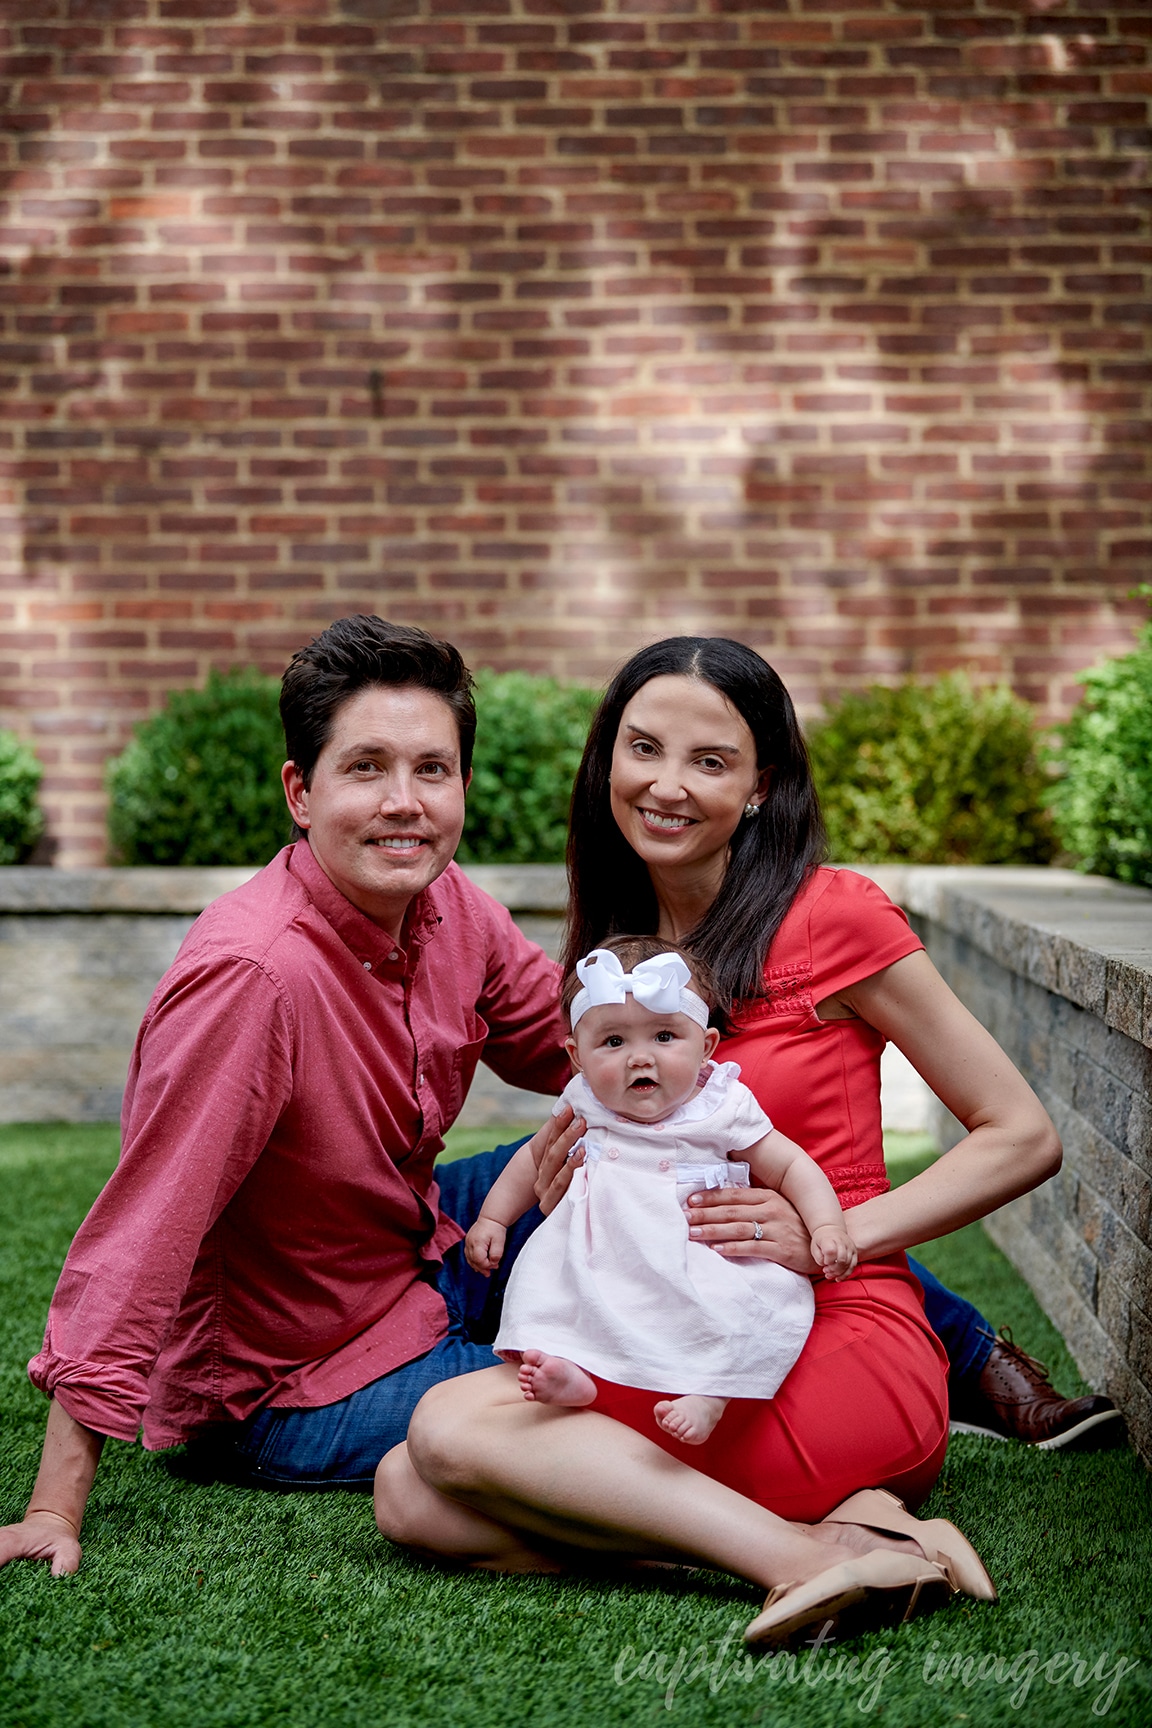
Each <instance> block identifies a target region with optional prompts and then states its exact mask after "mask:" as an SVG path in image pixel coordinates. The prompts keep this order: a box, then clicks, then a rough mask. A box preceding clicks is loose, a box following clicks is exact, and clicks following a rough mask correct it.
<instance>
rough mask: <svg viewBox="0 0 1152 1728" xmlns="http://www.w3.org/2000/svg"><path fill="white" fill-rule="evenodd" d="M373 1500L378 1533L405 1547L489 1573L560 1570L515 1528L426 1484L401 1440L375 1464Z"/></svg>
mask: <svg viewBox="0 0 1152 1728" xmlns="http://www.w3.org/2000/svg"><path fill="white" fill-rule="evenodd" d="M373 1501H374V1505H375V1510H376V1526H377V1529H378V1530H379V1531H380V1534H381V1535H382V1536H387V1537H389V1538H390V1540H391V1541H393V1542H399V1543H401V1544H402V1545H403V1546H404V1547H405V1548H415V1549H416V1550H418V1551H419V1552H420V1553H423V1554H426V1555H430V1556H433V1557H435V1558H436V1559H444V1558H445V1557H446V1556H451V1557H453V1558H454V1559H457V1560H463V1561H466V1562H467V1563H468V1564H469V1565H471V1566H475V1567H478V1568H480V1569H482V1570H486V1571H489V1572H560V1571H562V1570H563V1567H562V1565H561V1562H560V1561H559V1560H555V1559H553V1558H552V1557H551V1556H549V1555H546V1554H541V1553H540V1552H539V1551H538V1550H537V1549H535V1548H531V1547H529V1546H528V1545H527V1544H526V1543H525V1542H524V1541H523V1540H522V1539H521V1538H520V1536H518V1535H517V1533H516V1532H515V1531H514V1530H510V1529H508V1528H507V1527H506V1526H505V1525H503V1524H495V1523H493V1521H492V1519H491V1518H486V1517H485V1516H484V1514H483V1513H482V1512H474V1511H473V1510H472V1508H471V1507H470V1506H463V1505H461V1504H460V1502H459V1501H458V1500H448V1499H446V1498H445V1496H444V1495H443V1494H438V1493H437V1492H436V1490H435V1488H429V1486H428V1484H427V1483H426V1482H425V1481H424V1480H423V1478H422V1477H420V1476H418V1475H417V1474H416V1471H415V1470H414V1469H413V1467H412V1460H411V1459H410V1458H409V1456H408V1448H407V1446H405V1445H400V1446H393V1448H392V1450H391V1452H386V1453H385V1454H384V1456H383V1458H381V1460H380V1462H379V1464H378V1465H377V1466H376V1484H375V1488H374V1490H373Z"/></svg>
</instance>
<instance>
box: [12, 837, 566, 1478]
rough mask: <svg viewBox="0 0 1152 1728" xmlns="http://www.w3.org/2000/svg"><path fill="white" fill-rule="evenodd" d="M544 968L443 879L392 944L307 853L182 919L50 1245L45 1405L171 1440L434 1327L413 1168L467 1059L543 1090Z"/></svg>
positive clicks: (128, 1436)
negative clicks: (80, 1186) (59, 1266)
mask: <svg viewBox="0 0 1152 1728" xmlns="http://www.w3.org/2000/svg"><path fill="white" fill-rule="evenodd" d="M557 972H558V969H557V967H556V966H555V964H554V963H553V962H552V961H550V960H549V959H547V957H546V956H545V955H544V954H543V953H542V951H541V950H540V949H539V948H537V947H536V946H535V944H534V943H531V942H529V941H528V940H527V938H526V937H525V936H524V935H523V934H522V933H521V932H520V931H519V930H518V929H517V927H516V925H515V924H514V922H513V921H512V919H511V917H510V916H509V914H508V913H507V912H506V911H505V910H504V908H503V907H502V906H500V905H498V904H497V903H496V902H495V901H494V900H492V899H490V898H489V896H488V895H486V894H484V893H482V892H481V891H480V890H479V889H478V888H475V887H474V886H473V885H472V884H471V883H470V882H469V881H468V879H467V877H466V876H465V875H464V874H463V872H462V871H461V870H460V869H458V868H457V866H456V865H450V866H449V867H448V869H447V870H446V871H445V872H444V874H443V875H442V876H441V877H440V878H439V879H438V880H437V881H436V882H434V883H433V884H432V886H431V888H429V889H428V890H427V891H426V892H425V893H423V894H421V895H420V896H419V897H418V898H417V899H416V900H415V901H414V902H413V904H412V906H411V907H410V909H409V915H408V919H407V921H406V923H405V927H404V934H403V939H402V943H400V944H398V943H396V942H394V941H393V940H392V938H391V937H390V936H388V935H387V934H386V933H385V932H384V931H383V930H381V929H380V928H379V927H378V926H377V925H376V924H373V923H372V922H371V920H370V919H368V918H366V917H365V916H364V914H363V913H361V912H359V911H357V909H356V908H355V907H354V906H353V905H352V904H351V903H350V902H349V901H348V900H346V899H345V898H344V896H343V895H342V894H341V893H340V892H339V891H338V889H337V888H335V887H334V885H333V884H332V883H331V882H330V881H329V879H328V877H327V876H326V875H325V874H324V872H323V871H322V870H321V869H320V867H319V865H318V864H317V863H316V861H315V859H314V857H313V856H312V852H311V850H310V848H309V847H308V845H307V844H306V843H301V844H298V845H296V846H294V847H293V846H289V847H286V848H285V850H284V851H283V852H281V853H280V854H279V855H278V857H276V858H274V859H273V860H272V862H271V864H269V865H268V866H267V868H266V869H264V870H262V871H261V872H260V874H259V875H258V876H256V877H254V878H253V880H252V881H251V882H249V883H247V884H246V885H245V886H244V887H243V888H238V889H237V890H236V891H235V892H234V893H231V894H226V895H225V896H224V897H223V899H221V900H217V901H216V902H215V904H214V905H212V906H210V907H209V908H208V909H207V911H206V912H204V913H202V914H201V916H200V917H199V918H198V919H197V921H196V923H195V925H194V926H193V928H192V929H191V931H190V932H189V934H188V936H187V938H186V940H185V942H184V944H183V946H182V948H181V949H180V952H179V954H178V955H177V957H176V960H175V962H174V964H173V965H172V967H171V969H170V970H169V971H168V972H167V973H166V974H165V976H164V977H163V978H162V979H161V981H160V984H159V985H158V986H157V989H156V993H155V995H154V996H153V998H152V1001H151V1002H150V1004H149V1006H148V1010H147V1013H146V1014H145V1016H144V1022H143V1024H142V1026H141V1028H140V1033H139V1037H138V1038H137V1041H136V1049H135V1051H134V1053H133V1057H132V1064H131V1067H130V1069H129V1074H128V1086H127V1090H126V1092H125V1096H124V1111H123V1150H122V1152H121V1155H120V1162H119V1164H118V1165H117V1167H116V1170H115V1172H114V1173H113V1175H112V1177H111V1179H110V1181H109V1183H108V1185H107V1187H106V1188H105V1189H104V1191H103V1193H102V1194H101V1195H100V1198H99V1199H98V1200H97V1202H96V1204H95V1206H94V1207H93V1208H92V1211H91V1212H90V1213H89V1215H88V1217H87V1219H86V1220H85V1222H84V1223H83V1224H82V1225H81V1227H80V1230H79V1232H78V1233H77V1236H76V1238H75V1241H74V1242H73V1244H72V1247H71V1249H70V1251H69V1254H68V1258H67V1260H66V1261H65V1264H64V1269H63V1271H62V1272H61V1275H60V1281H59V1283H58V1284H57V1287H56V1293H55V1295H54V1297H53V1299H52V1306H51V1309H50V1311H49V1315H48V1325H47V1329H46V1332H45V1337H44V1347H43V1349H42V1350H41V1352H40V1354H39V1355H38V1356H37V1357H35V1359H34V1360H33V1361H32V1362H31V1363H30V1364H29V1373H30V1375H31V1377H32V1380H33V1381H34V1383H35V1384H36V1385H37V1386H39V1387H40V1388H41V1390H42V1391H44V1392H46V1393H48V1394H49V1395H50V1396H53V1397H55V1398H57V1399H58V1400H59V1402H60V1403H61V1404H62V1405H63V1407H64V1409H65V1410H66V1411H67V1412H68V1414H69V1415H70V1416H73V1417H75V1419H76V1420H77V1421H79V1422H83V1423H84V1424H85V1425H86V1426H88V1427H90V1428H94V1429H96V1430H97V1431H98V1432H100V1433H103V1434H110V1435H113V1436H115V1437H116V1438H117V1439H121V1440H132V1439H134V1438H135V1437H136V1434H137V1433H138V1432H139V1429H140V1425H141V1421H143V1425H144V1443H145V1445H146V1446H149V1447H160V1446H170V1445H173V1444H174V1443H175V1442H177V1441H180V1440H184V1439H186V1438H187V1437H188V1436H189V1435H190V1434H192V1433H193V1432H195V1430H196V1429H198V1428H200V1427H202V1426H204V1425H205V1424H206V1423H209V1422H214V1421H221V1420H240V1419H242V1418H244V1417H245V1416H248V1415H250V1414H251V1413H252V1412H253V1411H254V1410H257V1409H259V1408H261V1407H262V1406H264V1405H267V1404H274V1405H277V1406H295V1407H301V1406H305V1407H311V1406H315V1405H319V1404H330V1403H334V1402H335V1401H336V1400H337V1399H340V1398H345V1397H347V1396H348V1394H349V1393H350V1392H355V1391H356V1390H358V1388H359V1387H361V1386H365V1385H367V1384H368V1382H369V1381H371V1380H374V1379H376V1378H377V1377H378V1376H379V1375H381V1374H386V1373H387V1372H388V1371H389V1370H390V1369H392V1368H396V1367H398V1366H399V1365H400V1364H401V1363H403V1362H408V1361H411V1360H412V1359H413V1358H414V1357H416V1356H420V1355H422V1354H423V1353H424V1352H425V1351H426V1350H428V1349H430V1348H431V1347H432V1345H433V1344H435V1343H436V1342H437V1340H438V1339H440V1338H442V1337H443V1336H444V1334H445V1332H446V1330H447V1321H446V1315H445V1309H444V1303H443V1300H442V1299H441V1297H440V1295H439V1293H438V1291H437V1290H436V1287H435V1284H434V1282H433V1276H434V1271H435V1267H436V1266H437V1265H438V1264H439V1260H440V1256H441V1253H442V1251H443V1250H444V1249H446V1248H447V1247H448V1245H449V1244H450V1243H452V1242H454V1241H457V1240H458V1239H459V1237H460V1235H461V1232H460V1230H459V1229H458V1228H457V1226H456V1225H455V1224H454V1223H453V1222H452V1221H451V1220H450V1219H449V1218H447V1217H446V1216H445V1215H444V1214H443V1213H442V1212H440V1210H439V1206H438V1200H439V1188H438V1186H437V1183H436V1181H435V1179H434V1175H433V1169H432V1165H433V1160H434V1159H435V1157H436V1154H437V1153H438V1152H439V1151H440V1149H441V1147H442V1145H443V1139H442V1135H443V1133H444V1131H445V1129H446V1128H448V1127H449V1126H450V1125H451V1123H452V1122H453V1120H454V1119H455V1117H456V1115H457V1113H458V1112H459V1110H460V1106H461V1104H462V1103H463V1100H464V1098H465V1096H466V1094H467V1091H468V1087H469V1084H470V1083H471V1080H472V1076H473V1074H474V1072H475V1069H476V1065H477V1063H478V1061H479V1060H480V1058H481V1057H483V1058H484V1060H485V1061H486V1062H487V1063H488V1064H489V1066H490V1067H492V1068H493V1069H495V1071H496V1073H497V1074H499V1075H500V1076H501V1077H502V1078H504V1079H506V1080H510V1081H512V1082H513V1083H514V1084H516V1085H520V1086H524V1087H527V1088H529V1089H530V1090H534V1091H540V1092H559V1091H560V1090H561V1089H562V1087H563V1086H564V1084H565V1082H566V1080H567V1079H568V1076H569V1073H570V1069H569V1065H568V1061H567V1058H566V1056H565V1055H564V1052H563V1049H562V1041H563V1036H564V1033H563V1028H562V1025H561V1020H560V1015H559V1009H558V1002H557V996H558V990H557Z"/></svg>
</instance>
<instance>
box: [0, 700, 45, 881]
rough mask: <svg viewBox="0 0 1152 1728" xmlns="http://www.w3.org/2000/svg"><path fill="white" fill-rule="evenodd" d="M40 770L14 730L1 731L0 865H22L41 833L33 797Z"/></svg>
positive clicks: (41, 823) (39, 814) (41, 816)
mask: <svg viewBox="0 0 1152 1728" xmlns="http://www.w3.org/2000/svg"><path fill="white" fill-rule="evenodd" d="M43 773H44V770H43V768H41V766H40V764H39V762H37V760H36V758H35V756H33V754H32V752H31V750H29V748H28V746H27V745H26V744H21V742H20V740H19V738H17V736H16V734H15V733H14V732H0V864H22V863H23V862H24V860H25V858H27V856H28V854H29V853H30V852H31V850H32V848H33V847H34V846H35V844H36V842H37V840H39V838H40V836H41V834H42V833H43V832H44V814H43V812H42V810H41V809H40V805H39V803H38V802H37V796H36V795H37V793H38V792H39V790H40V780H41V777H42V775H43Z"/></svg>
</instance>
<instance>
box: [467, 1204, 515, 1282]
mask: <svg viewBox="0 0 1152 1728" xmlns="http://www.w3.org/2000/svg"><path fill="white" fill-rule="evenodd" d="M507 1235H508V1232H507V1230H506V1229H505V1227H504V1225H503V1224H497V1222H496V1220H495V1218H484V1217H480V1218H477V1220H476V1222H475V1224H473V1226H472V1228H471V1230H469V1232H468V1234H467V1236H465V1238H464V1257H465V1259H466V1260H467V1262H468V1264H469V1266H471V1268H472V1270H473V1272H480V1273H482V1274H483V1275H484V1277H485V1278H487V1277H488V1276H489V1274H490V1273H492V1272H495V1270H496V1268H497V1266H499V1264H500V1262H501V1260H502V1259H503V1258H504V1242H505V1239H506V1237H507Z"/></svg>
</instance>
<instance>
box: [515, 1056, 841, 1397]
mask: <svg viewBox="0 0 1152 1728" xmlns="http://www.w3.org/2000/svg"><path fill="white" fill-rule="evenodd" d="M709 1068H710V1072H709V1076H708V1080H707V1082H706V1084H705V1085H704V1087H703V1088H702V1089H701V1090H700V1091H699V1092H697V1093H696V1094H695V1095H694V1096H693V1097H692V1098H690V1099H689V1100H688V1102H687V1103H686V1104H682V1105H681V1106H680V1108H679V1109H678V1110H676V1111H674V1112H673V1113H672V1115H671V1116H669V1117H667V1118H666V1119H665V1120H664V1121H663V1122H649V1123H638V1122H629V1121H628V1120H626V1119H625V1118H624V1117H622V1116H617V1115H616V1114H615V1113H614V1112H613V1111H611V1110H608V1109H606V1108H605V1106H604V1105H603V1104H601V1103H600V1102H599V1100H598V1099H597V1098H596V1097H595V1096H594V1095H593V1093H592V1091H591V1088H590V1087H589V1086H588V1083H587V1081H586V1080H585V1079H584V1078H583V1076H582V1075H577V1076H576V1078H575V1079H574V1080H572V1081H571V1082H570V1083H569V1084H568V1086H566V1087H565V1089H564V1094H563V1097H562V1099H561V1101H560V1102H561V1104H565V1103H567V1104H570V1105H571V1106H572V1108H573V1110H574V1111H575V1112H576V1114H577V1115H578V1116H583V1117H584V1118H585V1120H586V1121H587V1123H588V1132H587V1134H586V1136H585V1162H584V1164H583V1166H582V1167H581V1168H580V1169H578V1170H577V1171H576V1172H575V1173H574V1175H573V1177H572V1182H571V1185H570V1187H569V1189H568V1192H567V1193H566V1194H565V1196H564V1198H563V1199H562V1200H561V1202H560V1204H559V1205H558V1206H557V1207H556V1209H555V1211H553V1212H552V1213H551V1215H550V1216H549V1217H547V1218H546V1219H545V1220H544V1222H543V1224H541V1225H540V1227H539V1228H538V1229H537V1230H536V1231H535V1232H534V1233H533V1235H532V1236H530V1237H529V1239H528V1241H527V1242H526V1243H525V1245H524V1247H523V1248H522V1249H521V1251H520V1255H519V1257H518V1259H517V1261H516V1264H515V1266H514V1267H513V1269H512V1274H511V1277H510V1278H509V1280H508V1288H507V1290H506V1292H505V1296H504V1310H503V1318H502V1320H501V1323H500V1330H499V1333H498V1334H497V1337H496V1342H495V1345H494V1346H493V1348H494V1349H495V1350H496V1352H497V1354H502V1353H504V1352H505V1351H521V1350H530V1349H536V1350H545V1351H547V1352H548V1353H549V1354H551V1355H554V1356H565V1357H567V1358H568V1360H569V1361H571V1362H576V1363H578V1364H579V1366H580V1367H581V1368H584V1369H587V1371H588V1372H589V1373H590V1374H598V1375H599V1376H600V1377H601V1379H604V1380H612V1381H614V1382H615V1383H616V1384H617V1385H620V1386H638V1387H642V1388H644V1389H646V1390H648V1391H652V1392H669V1393H675V1394H682V1393H685V1392H702V1393H708V1394H711V1395H712V1396H713V1397H717V1398H771V1397H772V1396H773V1395H774V1394H775V1393H776V1391H777V1389H778V1388H779V1386H780V1383H781V1381H782V1380H783V1379H784V1377H785V1375H786V1374H787V1373H788V1370H789V1369H790V1368H791V1367H792V1364H793V1363H794V1362H795V1361H796V1358H797V1357H798V1356H799V1354H800V1352H801V1350H802V1349H803V1347H804V1341H805V1339H806V1338H807V1336H808V1333H809V1331H810V1329H811V1326H812V1316H813V1312H814V1308H815V1303H814V1299H813V1295H812V1285H811V1283H810V1281H809V1280H808V1279H807V1278H804V1277H802V1276H801V1275H800V1274H799V1273H798V1272H790V1271H788V1269H787V1268H786V1267H784V1266H776V1265H774V1264H773V1263H772V1262H771V1261H770V1260H759V1259H757V1260H727V1259H725V1258H724V1257H723V1256H722V1255H720V1254H717V1253H716V1252H715V1250H714V1249H712V1248H709V1247H707V1246H706V1245H705V1244H704V1243H703V1242H692V1241H690V1240H689V1237H688V1220H687V1218H686V1216H685V1213H684V1211H683V1207H682V1202H683V1201H684V1200H685V1199H686V1198H687V1196H688V1195H689V1194H693V1193H698V1192H700V1190H701V1189H705V1188H724V1187H747V1186H748V1165H747V1164H734V1163H732V1162H730V1161H729V1160H728V1158H727V1156H726V1154H727V1153H728V1152H742V1151H745V1150H746V1149H747V1148H748V1147H749V1146H754V1145H755V1144H756V1142H757V1141H758V1140H762V1139H763V1138H764V1136H765V1134H767V1133H769V1132H770V1130H771V1127H772V1124H771V1122H770V1121H769V1120H768V1118H767V1116H765V1114H764V1112H763V1111H762V1110H761V1108H760V1106H759V1104H757V1102H756V1100H755V1098H754V1097H753V1095H752V1093H751V1092H750V1091H749V1090H748V1088H747V1087H746V1086H745V1085H743V1084H742V1083H741V1080H740V1069H739V1065H738V1064H737V1063H735V1062H720V1063H711V1064H709ZM559 1108H560V1105H557V1109H559Z"/></svg>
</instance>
